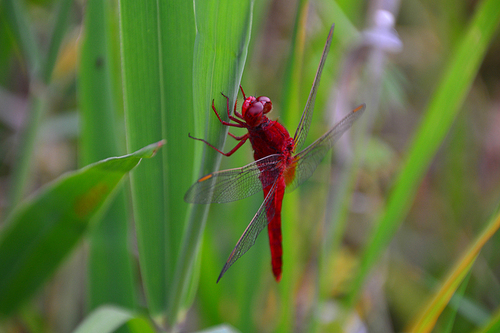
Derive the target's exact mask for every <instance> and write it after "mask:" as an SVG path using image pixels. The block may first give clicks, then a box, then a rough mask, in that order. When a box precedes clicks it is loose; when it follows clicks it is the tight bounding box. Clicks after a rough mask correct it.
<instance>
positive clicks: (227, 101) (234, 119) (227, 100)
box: [220, 93, 244, 123]
mask: <svg viewBox="0 0 500 333" xmlns="http://www.w3.org/2000/svg"><path fill="white" fill-rule="evenodd" d="M220 94H221V95H222V96H224V97H225V98H226V109H227V116H228V117H229V119H231V120H233V121H235V122H237V123H242V121H241V120H239V119H237V118H236V117H238V118H241V119H243V116H242V115H241V114H240V113H238V111H236V108H237V105H238V101H236V102H235V103H234V114H235V115H236V117H233V116H231V114H230V111H229V110H231V108H230V107H229V97H227V96H226V95H224V93H220ZM243 120H244V119H243Z"/></svg>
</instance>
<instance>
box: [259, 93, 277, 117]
mask: <svg viewBox="0 0 500 333" xmlns="http://www.w3.org/2000/svg"><path fill="white" fill-rule="evenodd" d="M257 102H260V103H261V104H262V105H263V106H264V111H263V112H264V114H265V113H269V112H270V111H271V109H272V108H273V103H271V100H270V99H269V97H266V96H260V97H257Z"/></svg>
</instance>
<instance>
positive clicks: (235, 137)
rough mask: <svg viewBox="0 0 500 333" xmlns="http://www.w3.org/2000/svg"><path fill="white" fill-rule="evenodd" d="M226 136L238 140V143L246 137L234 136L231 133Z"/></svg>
mask: <svg viewBox="0 0 500 333" xmlns="http://www.w3.org/2000/svg"><path fill="white" fill-rule="evenodd" d="M227 134H229V136H230V137H232V138H234V139H235V140H238V141H240V140H243V139H244V138H245V137H247V136H248V134H245V135H242V136H236V135H234V134H233V133H227Z"/></svg>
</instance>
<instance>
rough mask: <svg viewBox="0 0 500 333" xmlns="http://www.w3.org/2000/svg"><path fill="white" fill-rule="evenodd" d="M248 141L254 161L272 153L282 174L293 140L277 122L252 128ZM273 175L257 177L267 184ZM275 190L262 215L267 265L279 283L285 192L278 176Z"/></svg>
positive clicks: (266, 189) (269, 187)
mask: <svg viewBox="0 0 500 333" xmlns="http://www.w3.org/2000/svg"><path fill="white" fill-rule="evenodd" d="M249 133H250V138H249V139H250V142H251V143H252V147H253V150H254V154H253V155H254V159H255V160H258V159H261V158H263V157H266V156H269V155H272V154H281V155H283V161H284V163H283V171H284V170H285V169H284V166H285V164H286V161H288V160H289V159H290V156H291V147H293V139H292V138H291V137H290V134H289V133H288V131H287V130H286V129H285V127H283V126H282V125H281V124H280V123H278V122H277V121H268V122H266V123H264V124H262V125H260V126H258V127H256V128H251V129H249ZM274 177H276V174H267V173H266V172H263V173H262V174H261V175H260V178H261V181H262V182H263V184H264V182H265V183H266V184H270V180H269V179H268V178H274ZM276 182H277V183H276V191H275V192H274V197H273V198H272V199H271V200H272V202H271V208H270V209H269V210H268V211H267V212H266V213H267V217H268V219H267V220H268V222H269V224H268V225H267V232H268V235H269V246H270V248H271V265H272V269H273V275H274V278H275V279H276V281H278V282H279V281H280V280H281V272H282V267H283V259H282V258H283V247H282V235H281V205H282V201H283V195H284V193H285V178H284V175H283V174H281V175H280V176H278V179H277V180H276ZM272 187H273V184H270V185H268V186H266V187H264V198H266V197H267V194H268V193H269V191H270V190H271V188H272Z"/></svg>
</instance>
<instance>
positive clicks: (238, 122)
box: [212, 94, 247, 128]
mask: <svg viewBox="0 0 500 333" xmlns="http://www.w3.org/2000/svg"><path fill="white" fill-rule="evenodd" d="M222 96H224V94H223V95H222ZM224 97H226V96H224ZM226 98H227V97H226ZM228 103H229V99H228ZM228 105H229V104H228ZM212 110H214V112H215V115H216V116H217V118H219V121H220V122H221V124H222V125H226V126H233V127H240V128H247V124H246V123H245V122H243V121H241V120H239V119H238V118H235V117H233V116H229V119H231V120H232V121H234V122H236V124H233V123H230V122H228V121H224V120H222V119H221V117H220V116H219V113H218V112H217V109H215V104H214V100H212ZM228 113H229V112H228Z"/></svg>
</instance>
